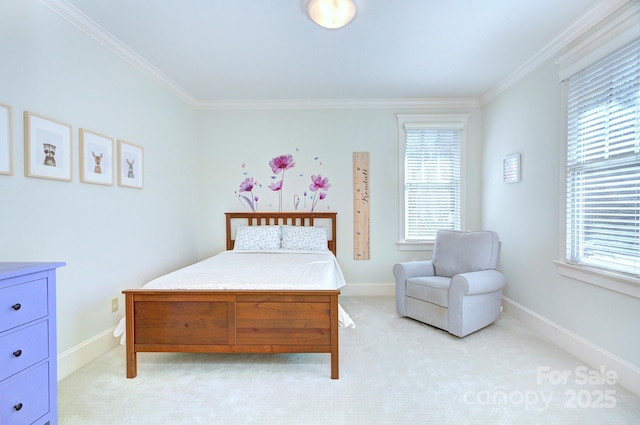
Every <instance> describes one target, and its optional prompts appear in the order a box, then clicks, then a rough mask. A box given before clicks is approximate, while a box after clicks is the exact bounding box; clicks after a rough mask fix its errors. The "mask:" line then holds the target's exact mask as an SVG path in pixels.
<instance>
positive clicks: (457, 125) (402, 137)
mask: <svg viewBox="0 0 640 425" xmlns="http://www.w3.org/2000/svg"><path fill="white" fill-rule="evenodd" d="M396 118H397V122H398V198H399V199H398V242H397V245H398V249H399V250H401V251H405V250H406V251H428V250H433V244H434V240H433V239H425V240H407V239H405V237H404V235H405V229H406V223H405V199H406V191H405V187H406V182H405V147H406V130H405V125H406V124H409V125H412V126H419V127H424V128H433V129H456V130H461V132H460V191H459V193H460V228H461V229H464V228H466V186H467V185H466V174H467V172H466V163H467V161H466V152H467V132H468V131H467V127H468V123H469V114H396Z"/></svg>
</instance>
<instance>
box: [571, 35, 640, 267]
mask: <svg viewBox="0 0 640 425" xmlns="http://www.w3.org/2000/svg"><path fill="white" fill-rule="evenodd" d="M567 108H568V111H567V180H566V185H567V189H566V247H565V250H566V261H567V262H568V263H570V264H576V265H580V266H588V267H593V268H596V269H602V270H604V271H608V272H615V273H623V274H627V275H630V276H631V277H635V278H638V277H639V276H640V249H639V248H640V137H639V134H640V39H636V40H635V41H633V42H631V43H629V44H627V45H626V46H624V47H622V48H621V49H619V50H617V51H615V52H614V53H612V54H610V55H608V56H606V57H604V58H603V59H601V60H599V61H598V62H596V63H594V64H592V65H590V66H588V67H586V68H585V69H583V70H582V71H580V72H577V73H575V74H573V75H572V76H570V77H569V78H568V80H567Z"/></svg>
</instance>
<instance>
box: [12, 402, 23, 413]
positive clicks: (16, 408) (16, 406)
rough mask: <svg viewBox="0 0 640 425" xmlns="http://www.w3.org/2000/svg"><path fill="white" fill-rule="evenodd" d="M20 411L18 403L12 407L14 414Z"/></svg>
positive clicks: (20, 406)
mask: <svg viewBox="0 0 640 425" xmlns="http://www.w3.org/2000/svg"><path fill="white" fill-rule="evenodd" d="M20 409H22V403H18V404H16V405H15V406H13V410H15V411H16V412H19V411H20Z"/></svg>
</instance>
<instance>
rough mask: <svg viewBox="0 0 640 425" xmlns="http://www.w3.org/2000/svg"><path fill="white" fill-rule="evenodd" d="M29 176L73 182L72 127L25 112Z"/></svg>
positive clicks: (26, 161) (26, 169)
mask: <svg viewBox="0 0 640 425" xmlns="http://www.w3.org/2000/svg"><path fill="white" fill-rule="evenodd" d="M24 144H25V148H24V151H25V169H24V173H25V175H26V176H27V177H38V178H42V179H53V180H63V181H71V176H72V174H71V173H72V167H71V126H70V125H68V124H63V123H61V122H58V121H55V120H52V119H49V118H45V117H43V116H40V115H36V114H34V113H31V112H28V111H25V113H24Z"/></svg>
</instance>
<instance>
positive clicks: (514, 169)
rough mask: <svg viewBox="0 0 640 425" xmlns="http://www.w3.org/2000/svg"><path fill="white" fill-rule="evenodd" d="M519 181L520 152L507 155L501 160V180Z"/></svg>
mask: <svg viewBox="0 0 640 425" xmlns="http://www.w3.org/2000/svg"><path fill="white" fill-rule="evenodd" d="M519 181H520V154H519V153H515V154H512V155H507V156H505V157H504V159H503V160H502V182H503V183H518V182H519Z"/></svg>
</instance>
